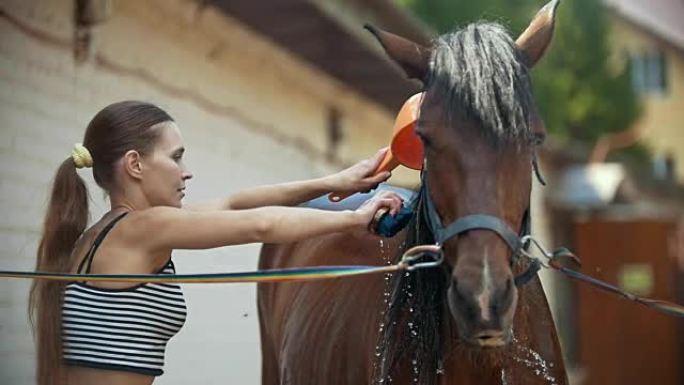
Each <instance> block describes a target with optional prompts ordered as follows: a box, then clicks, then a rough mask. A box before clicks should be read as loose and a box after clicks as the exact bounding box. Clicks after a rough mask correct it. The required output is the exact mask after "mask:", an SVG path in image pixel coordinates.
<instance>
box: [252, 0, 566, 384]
mask: <svg viewBox="0 0 684 385" xmlns="http://www.w3.org/2000/svg"><path fill="white" fill-rule="evenodd" d="M557 3H558V0H554V1H552V2H551V3H549V4H547V5H546V6H545V7H544V8H543V9H542V10H540V11H539V13H538V14H537V16H535V18H534V20H533V21H532V23H531V24H530V26H529V27H528V28H527V30H526V31H525V32H524V33H523V34H522V35H521V36H520V38H518V40H517V41H513V40H512V39H511V38H510V37H509V36H508V34H507V33H506V32H505V31H504V30H503V28H501V27H500V26H498V25H496V24H486V23H478V24H473V25H469V26H467V27H465V28H464V29H462V30H460V31H457V32H455V33H450V34H446V35H444V36H441V37H440V38H439V39H437V40H436V41H435V43H434V44H433V46H432V47H430V48H427V47H422V46H419V45H417V44H415V43H413V42H411V41H409V40H406V39H403V38H401V37H399V36H396V35H393V34H390V33H387V32H384V31H379V30H375V29H372V28H371V31H372V32H373V33H374V34H375V35H376V37H377V38H378V40H379V41H380V43H381V44H382V46H383V47H384V49H385V51H386V52H387V53H388V55H389V56H390V57H391V58H392V59H393V60H394V61H395V62H396V63H398V64H399V65H400V66H401V67H402V68H403V69H404V70H405V71H406V73H407V74H408V75H409V76H410V77H413V78H417V79H420V80H423V81H424V86H425V87H424V88H425V91H426V94H425V97H424V100H423V102H422V107H421V111H420V118H419V121H418V126H417V127H418V128H417V133H418V135H419V136H420V137H421V140H422V142H423V145H424V149H425V160H424V164H423V173H422V184H421V187H420V189H419V192H418V193H417V195H416V196H415V198H414V199H413V202H414V210H415V215H414V218H413V220H412V222H411V223H410V224H409V225H408V227H407V228H406V229H405V230H404V231H403V232H401V233H399V234H398V235H397V236H395V237H394V238H392V239H390V240H384V241H379V240H378V238H377V237H373V236H370V235H361V234H333V235H328V236H324V237H320V238H316V239H311V240H307V241H304V242H299V243H295V244H287V245H265V246H264V247H263V249H262V253H261V258H260V263H259V266H260V268H262V269H272V268H286V267H299V266H311V265H349V264H359V265H367V264H378V265H381V264H386V263H390V262H396V261H397V258H399V256H400V255H401V254H402V253H403V252H404V251H405V250H406V249H407V248H409V247H411V246H414V245H419V244H434V243H435V242H437V243H438V244H440V245H441V247H442V250H443V253H444V256H445V260H444V263H443V264H442V266H441V267H439V268H432V269H424V270H416V271H413V272H410V273H401V274H395V275H389V276H385V277H384V279H383V277H382V276H363V277H355V278H344V279H336V280H331V281H316V282H307V283H298V282H296V283H279V284H260V285H259V286H258V305H259V316H260V326H261V341H262V357H263V362H262V365H263V369H262V383H263V384H264V385H274V384H295V385H305V384H316V385H335V384H340V385H341V384H380V383H394V384H411V383H415V384H418V383H420V384H460V385H464V384H549V385H550V384H565V383H567V378H566V373H565V368H564V365H563V358H562V356H561V353H560V348H559V343H558V338H557V335H556V331H555V328H554V324H553V320H552V318H551V314H550V311H549V307H548V304H547V301H546V297H545V295H544V292H543V290H542V287H541V284H540V282H539V279H538V278H537V276H536V274H534V273H536V271H535V270H528V268H529V265H530V260H527V259H523V258H516V255H518V251H519V250H517V248H518V247H519V246H520V245H518V243H519V237H517V234H523V233H525V227H526V224H525V223H524V222H526V218H528V215H527V214H526V213H527V212H528V209H529V205H530V190H531V183H532V173H531V167H532V166H531V165H532V164H533V162H534V147H535V146H536V145H537V144H539V142H540V140H541V139H542V138H543V135H544V131H545V130H544V127H543V124H542V123H541V119H540V118H539V116H538V114H537V111H536V108H535V105H534V100H533V97H532V91H531V84H530V78H529V69H530V68H531V67H532V66H533V65H534V64H535V63H536V62H537V61H538V60H539V59H540V58H541V56H542V54H543V53H544V51H545V50H546V48H547V46H548V45H549V43H550V41H551V36H552V32H553V21H554V16H555V10H556V6H557ZM464 218H466V219H464ZM485 222H486V223H488V224H483V223H485ZM442 223H445V224H447V226H446V229H445V228H444V227H443V226H442V225H441V224H442ZM464 223H465V224H464ZM449 224H451V225H449ZM453 227H460V230H454V229H453ZM497 229H498V230H497ZM452 230H454V231H452ZM510 234H513V236H512V237H511V236H510ZM511 249H513V252H511ZM526 271H528V272H529V271H531V272H532V273H533V274H524V272H526ZM522 276H527V278H530V277H531V280H529V282H527V283H526V284H523V283H521V282H523V281H524V280H522V279H518V278H521V277H522Z"/></svg>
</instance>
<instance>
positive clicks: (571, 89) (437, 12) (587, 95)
mask: <svg viewBox="0 0 684 385" xmlns="http://www.w3.org/2000/svg"><path fill="white" fill-rule="evenodd" d="M546 1H548V0H478V1H466V0H401V2H402V3H403V4H404V5H405V6H407V7H409V8H410V9H411V10H413V11H414V12H415V13H416V14H417V15H418V16H419V17H421V18H422V19H423V20H424V21H425V22H426V23H428V24H429V25H431V26H433V27H434V28H435V29H436V30H437V31H439V32H440V33H444V32H448V31H451V30H455V29H457V28H458V27H460V26H464V25H466V24H468V23H471V22H473V21H478V20H488V21H496V22H499V23H501V24H503V25H504V26H506V27H507V28H508V29H509V31H510V32H511V34H512V36H514V37H516V36H518V35H519V34H520V33H521V32H522V31H523V30H524V29H525V28H526V27H527V25H528V24H529V22H530V20H531V18H532V16H533V15H534V14H535V13H536V11H537V10H538V9H539V8H541V7H542V6H543V5H544V4H545V3H546ZM606 18H607V15H606V14H605V10H604V8H603V6H602V5H601V1H600V0H564V1H562V2H561V4H560V6H559V9H558V12H557V16H556V27H555V36H554V40H553V42H552V45H551V48H550V50H549V51H548V52H547V54H546V57H545V58H544V59H542V61H541V62H540V63H539V65H538V66H537V67H535V69H534V71H533V80H534V85H535V91H536V96H537V101H538V103H539V107H540V110H541V112H542V115H543V116H544V119H545V122H546V125H547V128H548V130H549V131H550V132H551V134H552V135H554V136H555V137H556V138H558V139H563V140H579V141H582V142H584V143H586V144H588V145H592V144H593V143H594V142H595V141H596V139H597V138H598V137H600V136H601V135H604V134H606V133H610V132H617V131H622V130H625V129H627V128H629V127H630V125H631V124H632V123H633V122H634V121H635V120H636V118H637V117H638V115H639V111H640V108H639V104H638V99H637V97H636V95H635V93H634V91H633V90H632V87H631V83H630V77H629V72H628V68H624V69H623V70H622V71H621V72H619V73H615V72H616V71H615V70H614V68H612V69H611V68H610V66H609V64H608V61H609V56H610V51H609V48H608V36H607V34H608V25H607V20H606Z"/></svg>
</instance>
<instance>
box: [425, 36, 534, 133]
mask: <svg viewBox="0 0 684 385" xmlns="http://www.w3.org/2000/svg"><path fill="white" fill-rule="evenodd" d="M425 89H426V90H429V91H430V92H431V93H432V94H433V95H434V97H435V98H436V99H437V100H439V101H440V103H441V104H442V105H443V106H444V108H445V111H446V119H447V122H446V123H447V125H448V127H456V126H457V125H456V123H457V122H458V121H459V120H462V119H463V118H465V119H471V120H473V121H474V122H475V123H477V124H478V125H479V126H481V127H482V129H483V130H484V133H485V134H486V136H487V137H488V138H490V139H491V140H493V141H495V142H510V141H517V140H521V139H525V138H528V137H529V135H530V128H529V116H530V113H531V112H532V111H533V110H534V98H533V96H532V86H531V80H530V75H529V69H528V68H527V66H526V65H525V63H524V60H523V59H522V56H521V53H520V51H519V50H518V48H517V46H516V44H515V41H513V39H512V38H511V37H510V36H509V35H508V33H507V32H506V30H505V28H504V27H502V26H501V25H499V24H495V23H475V24H470V25H468V26H467V27H465V28H463V29H461V30H459V31H456V32H450V33H447V34H445V35H442V36H440V37H439V38H438V39H437V40H436V41H435V42H434V46H433V53H432V59H431V62H430V72H429V74H428V77H427V79H426V82H425Z"/></svg>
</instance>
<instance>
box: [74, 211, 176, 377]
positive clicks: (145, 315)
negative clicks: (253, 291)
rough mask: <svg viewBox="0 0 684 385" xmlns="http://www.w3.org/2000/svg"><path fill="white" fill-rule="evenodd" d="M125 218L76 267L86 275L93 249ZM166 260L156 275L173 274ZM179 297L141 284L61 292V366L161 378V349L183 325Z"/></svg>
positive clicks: (172, 290) (78, 286)
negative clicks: (85, 265) (62, 360)
mask: <svg viewBox="0 0 684 385" xmlns="http://www.w3.org/2000/svg"><path fill="white" fill-rule="evenodd" d="M124 215H126V214H125V213H124V214H123V215H121V216H119V217H117V218H116V219H114V220H113V221H112V222H110V223H109V224H108V225H107V226H106V227H105V228H104V229H103V230H102V232H101V233H100V234H98V236H97V238H96V239H95V242H93V246H92V247H91V248H90V250H89V251H88V253H87V254H86V257H85V258H84V259H83V261H82V262H81V265H80V266H79V268H78V271H79V272H80V271H81V268H82V267H83V264H84V263H86V262H87V268H86V274H87V273H89V272H90V266H91V263H92V259H93V256H94V255H95V251H96V250H97V248H98V246H99V245H100V243H101V242H102V240H103V239H104V237H105V236H106V235H107V233H108V232H109V231H110V230H111V229H112V227H113V226H114V224H115V223H116V222H117V221H119V220H120V219H121V218H123V217H124ZM174 273H175V268H174V265H173V262H172V261H171V259H169V262H168V263H167V264H166V265H165V266H164V267H163V268H162V269H161V271H158V272H157V274H174ZM185 317H186V307H185V299H184V297H183V292H182V291H181V288H180V286H179V285H177V284H165V283H143V284H140V285H136V286H133V287H129V288H125V289H107V288H100V287H94V286H91V285H88V284H86V283H85V282H72V283H69V284H67V285H66V288H65V290H64V303H63V310H62V345H63V358H64V362H65V364H67V365H75V366H85V367H91V368H97V369H110V370H121V371H127V372H134V373H140V374H145V375H150V376H159V375H161V374H162V373H163V366H164V351H165V349H166V343H167V342H168V341H169V339H170V338H171V337H173V336H174V335H175V334H176V333H178V331H179V330H180V329H181V327H182V326H183V324H184V323H185Z"/></svg>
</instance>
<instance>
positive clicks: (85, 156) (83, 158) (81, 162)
mask: <svg viewBox="0 0 684 385" xmlns="http://www.w3.org/2000/svg"><path fill="white" fill-rule="evenodd" d="M71 158H72V159H73V160H74V165H76V168H83V167H93V158H92V156H90V151H88V149H87V148H85V147H84V146H83V145H82V144H81V143H76V144H74V149H73V150H71Z"/></svg>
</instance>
